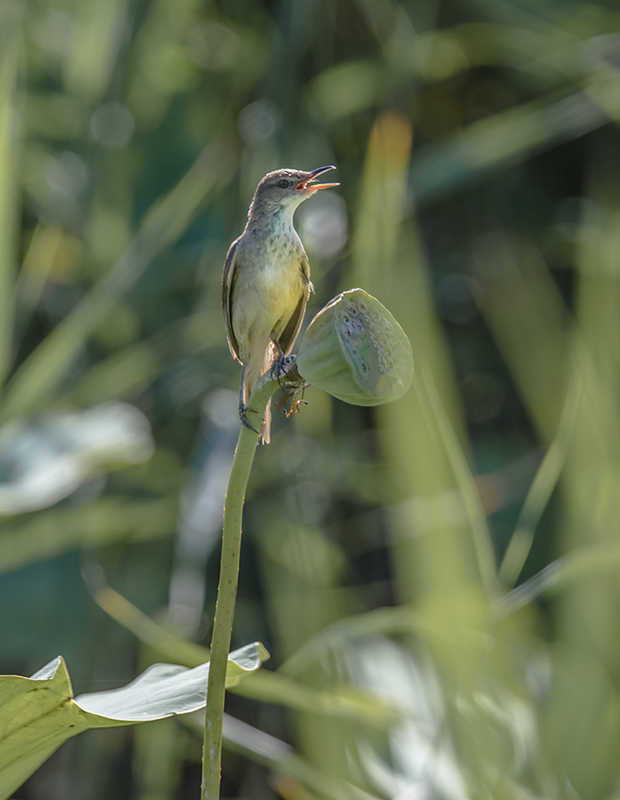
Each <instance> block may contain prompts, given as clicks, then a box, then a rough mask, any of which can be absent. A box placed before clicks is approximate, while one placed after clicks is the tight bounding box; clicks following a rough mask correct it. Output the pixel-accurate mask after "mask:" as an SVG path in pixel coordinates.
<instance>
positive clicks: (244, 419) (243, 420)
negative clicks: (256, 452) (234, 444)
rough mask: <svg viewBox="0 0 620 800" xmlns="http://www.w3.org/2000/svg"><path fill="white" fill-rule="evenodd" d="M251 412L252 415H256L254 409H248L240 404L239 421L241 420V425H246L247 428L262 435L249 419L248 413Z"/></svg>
mask: <svg viewBox="0 0 620 800" xmlns="http://www.w3.org/2000/svg"><path fill="white" fill-rule="evenodd" d="M248 411H251V412H252V413H256V412H255V411H253V409H251V408H248V407H247V406H246V405H244V404H243V403H239V419H240V420H241V424H242V425H245V427H246V428H249V429H250V430H251V431H254V433H258V434H259V435H260V431H257V430H256V428H255V427H254V426H253V425H252V423H251V422H250V420H249V419H248V417H247V412H248Z"/></svg>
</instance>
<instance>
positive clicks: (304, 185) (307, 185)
mask: <svg viewBox="0 0 620 800" xmlns="http://www.w3.org/2000/svg"><path fill="white" fill-rule="evenodd" d="M330 169H336V167H334V166H333V165H331V164H330V166H328V167H319V168H318V169H313V170H312V172H310V173H309V177H308V178H306V179H305V180H303V181H301V183H298V184H297V188H298V189H301V190H304V191H306V192H310V193H314V192H318V190H319V189H331V188H332V187H334V186H340V184H339V183H313V181H315V180H316V179H317V178H318V177H319V175H322V174H323V173H324V172H327V171H328V170H330Z"/></svg>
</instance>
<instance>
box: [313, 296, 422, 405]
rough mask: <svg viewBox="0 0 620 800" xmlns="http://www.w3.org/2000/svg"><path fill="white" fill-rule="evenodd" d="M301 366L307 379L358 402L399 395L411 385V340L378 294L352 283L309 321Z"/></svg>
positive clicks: (386, 400) (341, 397)
mask: <svg viewBox="0 0 620 800" xmlns="http://www.w3.org/2000/svg"><path fill="white" fill-rule="evenodd" d="M297 368H298V370H299V373H300V375H302V376H303V378H304V380H306V381H308V382H309V383H311V384H312V385H313V386H318V388H319V389H324V390H325V391H326V392H329V394H331V395H333V396H334V397H337V398H338V399H339V400H344V401H345V402H346V403H351V404H352V405H356V406H376V405H380V404H381V403H389V402H390V401H391V400H397V399H398V398H399V397H402V395H403V394H405V392H406V391H407V389H409V387H410V386H411V381H412V379H413V356H412V354H411V345H410V343H409V339H408V338H407V336H406V335H405V332H404V331H403V329H402V328H401V327H400V325H399V324H398V322H396V320H395V319H394V317H393V316H392V315H391V314H390V312H389V311H388V310H387V308H385V306H383V305H382V304H381V303H380V302H379V301H378V300H377V299H376V298H375V297H373V296H372V295H369V294H368V293H367V292H365V291H364V290H363V289H349V290H348V291H347V292H342V294H339V295H338V296H337V297H334V299H333V300H331V301H330V302H329V303H328V304H327V305H326V306H325V307H324V308H322V309H321V310H320V311H319V313H318V314H317V315H316V316H315V317H314V319H313V320H312V322H311V323H310V325H309V326H308V328H307V330H306V332H305V334H304V338H303V341H302V343H301V347H300V349H299V353H298V355H297Z"/></svg>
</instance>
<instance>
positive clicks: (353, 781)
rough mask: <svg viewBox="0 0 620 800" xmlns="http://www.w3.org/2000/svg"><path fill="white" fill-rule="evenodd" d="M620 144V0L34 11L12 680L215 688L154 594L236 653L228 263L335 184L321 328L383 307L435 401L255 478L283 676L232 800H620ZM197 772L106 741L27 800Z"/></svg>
mask: <svg viewBox="0 0 620 800" xmlns="http://www.w3.org/2000/svg"><path fill="white" fill-rule="evenodd" d="M619 120H620V11H619V10H618V7H617V4H616V3H614V2H611V0H609V1H608V2H603V0H601V1H600V2H585V0H561V1H560V0H538V1H537V2H533V0H507V1H506V2H504V1H503V0H461V2H458V3H457V2H439V0H437V1H436V2H433V1H431V0H418V2H412V1H410V0H401V1H400V2H397V0H294V2H293V1H291V0H289V2H286V0H272V2H268V1H267V0H263V2H260V0H220V2H209V1H208V0H202V1H201V0H148V1H147V0H64V2H63V0H57V1H56V2H52V0H30V2H25V0H23V1H20V0H2V3H0V381H1V383H2V387H3V388H2V396H1V403H0V425H1V427H0V513H1V514H2V515H3V519H2V527H1V530H0V570H1V574H0V600H1V608H2V612H3V613H2V615H1V617H0V643H1V648H0V672H2V673H12V672H15V673H18V674H23V675H29V674H31V673H33V672H34V671H35V670H37V669H39V668H40V667H41V666H42V665H43V664H45V663H46V662H48V661H49V660H51V659H52V658H53V657H54V656H56V655H57V654H62V655H63V656H64V657H65V658H66V660H67V662H68V666H69V670H70V673H71V675H72V678H73V681H74V688H75V691H76V694H79V693H81V692H88V691H99V690H101V689H107V688H114V687H117V686H120V685H123V684H125V683H127V682H129V681H130V680H132V679H133V677H135V675H136V674H137V673H138V672H139V671H140V670H141V669H142V668H144V667H145V666H146V665H147V664H150V663H152V662H154V661H157V660H162V659H163V660H171V661H178V662H179V663H189V662H191V661H192V658H191V657H190V656H188V655H187V653H186V651H184V650H183V649H182V648H181V647H180V646H179V647H178V650H177V652H175V644H174V640H171V641H172V642H173V643H172V644H170V643H168V645H169V646H167V649H166V647H164V646H163V645H162V641H159V645H158V644H157V641H158V640H157V635H158V634H157V635H156V634H154V633H153V630H155V629H151V628H149V625H148V620H145V618H144V617H140V616H139V615H138V614H137V612H136V611H135V609H133V608H132V607H131V606H128V605H126V604H123V601H122V599H121V597H119V595H120V596H122V597H124V598H126V599H127V600H128V601H129V602H130V603H132V604H133V606H134V607H135V608H136V609H139V610H140V611H141V612H143V613H144V614H146V615H148V617H150V618H151V620H153V621H154V622H156V623H157V624H158V625H160V626H161V627H162V629H165V630H167V631H168V633H170V634H173V635H174V636H176V637H178V638H183V639H188V640H191V641H194V642H197V643H199V644H202V645H207V644H208V642H209V640H210V626H211V620H212V614H213V604H214V598H215V589H216V584H217V574H218V537H219V533H220V525H221V512H222V503H223V496H224V491H225V483H226V479H227V472H228V469H229V465H230V459H231V456H232V451H233V449H234V444H235V441H236V436H237V430H238V419H237V416H236V391H237V387H238V380H239V373H240V370H239V366H238V365H237V364H236V363H234V362H233V360H232V359H231V358H230V354H229V352H228V348H227V346H226V341H225V335H224V330H223V323H222V319H221V311H220V281H221V270H222V265H223V261H224V257H225V254H226V251H227V248H228V245H229V244H230V242H231V241H232V240H233V239H234V238H235V237H236V236H238V235H239V233H240V232H241V230H242V228H243V225H244V220H245V214H246V211H247V207H248V204H249V201H250V199H251V197H252V194H253V191H254V188H255V186H256V183H257V182H258V180H259V179H260V178H261V177H262V175H263V174H264V173H266V172H268V171H270V170H272V169H275V168H278V167H282V166H291V167H297V168H301V169H312V168H314V167H318V166H322V165H323V164H335V165H336V166H337V169H338V172H337V173H333V175H334V179H335V180H339V181H340V182H341V186H340V187H339V189H337V190H335V191H330V192H324V193H321V194H320V195H317V196H316V197H314V198H313V199H312V200H311V201H310V202H308V203H306V204H304V206H303V207H302V208H301V209H300V211H299V212H298V215H297V227H298V230H299V231H300V233H301V236H302V239H303V240H304V243H305V245H306V249H307V251H308V254H309V256H310V262H311V267H312V277H313V281H314V284H315V288H316V293H315V295H314V296H313V297H312V299H311V308H310V309H309V315H310V314H311V313H314V312H315V311H317V310H318V309H319V308H321V307H322V306H323V305H324V303H326V302H327V301H328V300H329V299H330V298H331V297H332V296H333V295H334V294H335V293H337V292H338V291H342V290H343V289H347V288H351V287H354V286H361V287H363V288H364V289H366V290H367V291H369V292H370V293H372V294H374V295H375V296H377V297H378V298H379V300H381V302H383V303H384V304H385V305H386V306H387V307H388V308H389V309H390V310H391V311H392V313H393V314H394V315H395V316H396V318H397V319H398V320H399V321H400V322H401V324H402V325H403V327H404V328H405V330H406V332H407V334H408V335H409V337H410V339H411V342H412V346H413V352H414V361H415V365H416V376H415V379H414V387H413V388H412V389H411V391H410V392H409V393H408V395H407V396H406V397H405V398H403V399H402V400H400V401H398V402H397V403H394V404H391V405H388V406H384V407H381V408H379V409H374V410H373V409H361V408H354V407H350V406H345V405H344V404H342V403H339V402H338V401H335V400H332V399H331V398H330V397H329V396H327V395H325V394H324V393H321V392H319V391H318V390H315V389H312V388H310V389H308V390H307V391H306V393H305V399H306V400H307V401H308V405H307V406H302V408H301V413H300V414H298V415H295V416H293V417H291V418H290V419H288V420H286V419H284V416H283V415H280V414H276V415H275V416H276V418H277V419H276V420H275V423H274V436H273V439H272V444H271V445H269V446H268V447H264V448H261V449H259V451H258V452H257V456H256V462H255V469H254V473H253V476H252V478H251V484H250V488H249V492H248V499H247V506H246V518H245V520H246V521H245V526H244V544H243V552H242V568H241V580H240V594H239V600H238V606H237V616H236V620H235V631H234V636H233V646H235V647H238V646H241V645H243V644H246V643H247V642H250V641H253V640H255V639H259V640H261V641H262V642H263V643H264V644H265V645H266V646H267V648H268V649H269V650H270V652H271V654H272V659H271V661H270V662H268V664H267V665H266V668H264V672H266V671H268V670H271V671H273V670H277V673H276V675H275V676H274V678H273V682H272V683H269V684H259V683H255V684H252V683H251V682H250V679H248V683H247V686H248V687H251V686H254V689H252V690H250V689H247V690H246V692H245V695H246V696H242V695H241V694H231V695H230V696H229V700H228V705H227V709H228V711H229V712H230V714H231V715H232V716H234V717H235V718H236V719H237V720H241V722H243V723H244V726H241V727H240V728H235V731H236V733H234V732H233V733H231V731H232V730H233V729H232V728H231V729H229V732H228V738H229V747H228V749H227V750H226V752H225V758H224V781H223V796H225V797H252V798H275V797H280V796H281V797H284V798H287V800H297V799H298V798H306V797H332V798H340V797H342V798H354V797H355V798H358V799H359V798H369V797H379V798H388V797H389V798H391V797H398V798H400V800H418V798H420V800H424V799H425V798H429V800H435V799H436V800H460V798H515V800H517V798H518V799H519V800H523V799H524V798H540V797H544V798H552V799H554V800H555V798H558V800H559V799H560V798H567V800H574V799H575V798H582V797H583V798H617V797H619V796H620V759H619V758H618V756H619V754H620V649H619V647H618V636H617V633H618V619H619V611H620V586H619V584H618V567H619V566H620V542H619V540H618V526H619V522H618V521H619V520H620V491H619V482H620V424H619V407H620V406H619V399H620V369H619V367H620V256H619V253H620V139H619V136H618V128H617V124H618V121H619ZM308 318H309V317H308ZM104 576H105V581H107V584H108V585H109V586H110V587H111V588H112V589H113V590H115V592H118V593H119V595H114V594H113V593H111V592H110V591H109V590H107V589H106V587H105V583H103V581H104ZM89 589H90V591H89ZM93 595H94V597H93ZM95 599H96V600H97V601H98V604H97V602H95ZM104 609H107V611H108V612H109V613H106V611H105V610H104ZM110 615H111V616H110ZM113 617H116V619H113ZM119 623H121V624H119ZM129 629H133V630H129ZM136 633H137V634H138V636H136ZM162 635H163V634H162ZM300 648H301V649H300ZM276 677H277V680H276ZM261 686H262V688H261ZM247 695H250V696H247ZM267 700H269V702H266V701H267ZM249 726H251V727H249ZM268 737H274V738H268ZM233 739H234V740H235V743H234V746H233V745H231V741H232V740H233ZM275 739H278V740H280V742H279V743H278V742H275ZM200 742H201V737H200V734H199V732H198V734H196V731H195V730H194V729H192V728H191V726H189V723H185V724H183V723H182V722H179V721H178V720H173V721H171V720H166V721H164V722H162V723H155V724H153V725H150V726H145V727H144V728H140V729H130V728H127V729H120V730H102V731H93V732H90V733H88V734H84V735H83V736H81V737H79V738H77V739H75V740H72V741H71V742H68V743H67V744H65V745H64V746H63V747H62V748H61V750H60V751H59V752H58V753H56V754H55V755H54V756H53V757H52V759H50V761H49V762H48V763H47V764H46V765H45V766H44V767H43V768H42V769H41V770H40V771H39V772H38V773H37V774H36V775H35V776H33V778H32V779H31V780H30V781H29V782H28V784H26V785H25V786H24V787H23V789H21V790H20V791H19V792H18V794H17V795H16V797H19V798H22V799H23V800H34V799H35V798H43V797H45V798H46V800H55V799H56V798H67V797H70V798H89V800H97V799H98V798H109V797H115V798H119V800H121V799H122V798H140V800H172V799H173V798H191V797H197V796H198V790H199V789H198V786H199V764H198V759H199V757H200ZM284 743H286V744H284ZM289 745H290V746H292V747H293V748H294V751H293V750H290V748H289ZM269 748H271V750H270V749H269ZM266 754H267V755H266Z"/></svg>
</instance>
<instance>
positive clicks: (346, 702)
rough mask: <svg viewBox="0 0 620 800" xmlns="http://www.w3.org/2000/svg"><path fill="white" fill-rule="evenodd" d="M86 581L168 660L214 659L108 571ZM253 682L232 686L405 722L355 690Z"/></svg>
mask: <svg viewBox="0 0 620 800" xmlns="http://www.w3.org/2000/svg"><path fill="white" fill-rule="evenodd" d="M83 577H84V580H85V581H86V585H87V587H88V589H89V591H90V593H91V595H92V597H93V599H94V601H95V602H96V603H97V605H98V606H99V607H100V608H102V609H103V610H104V611H105V612H106V613H107V614H109V615H110V616H111V617H112V618H113V619H115V620H116V621H117V622H119V623H120V624H121V625H123V627H125V628H127V629H128V630H130V631H132V633H134V634H135V635H136V636H137V637H138V639H140V641H141V642H143V643H144V644H146V645H148V646H149V647H151V648H153V650H155V651H157V652H158V653H159V654H160V655H162V656H163V657H165V658H168V659H171V660H172V661H177V662H181V663H183V664H185V665H186V666H189V667H192V666H195V665H198V664H202V663H203V662H205V661H208V660H209V655H210V654H209V649H208V648H206V647H202V646H201V645H198V644H195V643H194V642H191V641H188V640H186V639H181V638H179V637H177V636H175V635H174V634H172V633H170V632H169V631H167V630H166V629H165V628H164V627H162V626H161V625H158V624H157V623H155V622H153V620H152V619H151V618H150V617H148V616H147V615H146V614H144V613H143V612H142V611H140V610H139V609H138V608H136V607H135V606H134V605H133V604H132V603H130V602H129V601H128V600H127V599H126V598H124V597H123V596H122V595H120V594H119V593H118V592H116V591H115V590H114V589H112V588H111V587H110V586H108V585H107V584H106V582H105V579H104V576H103V571H102V570H101V568H100V567H98V566H97V565H96V564H91V565H89V566H88V567H86V568H85V569H84V572H83ZM391 610H392V609H390V611H391ZM397 629H398V630H401V629H402V627H398V628H397ZM248 678H250V679H251V683H250V685H248V684H247V680H243V681H242V682H241V683H239V684H238V685H236V686H234V687H231V691H232V692H234V693H235V694H240V695H242V696H244V697H250V698H252V699H254V700H259V701H261V702H263V703H277V704H279V705H284V706H286V707H288V708H292V709H295V710H296V711H312V712H314V713H320V714H326V715H328V716H332V717H339V718H343V719H352V720H355V721H357V722H363V723H365V724H367V725H373V726H379V727H384V726H385V725H386V724H387V723H388V722H393V721H395V720H396V719H399V718H400V713H399V711H398V709H396V708H395V707H394V705H393V704H392V703H390V702H389V701H387V700H385V699H384V698H382V697H378V696H377V695H375V694H373V693H371V692H368V691H363V690H359V689H356V688H355V687H350V686H346V687H341V688H338V687H336V688H333V689H330V690H324V691H323V690H317V689H315V688H313V687H310V686H305V685H303V684H300V683H297V682H295V681H292V680H291V679H290V678H287V677H285V676H283V675H279V674H277V673H274V672H257V673H256V674H255V675H252V676H248Z"/></svg>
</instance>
